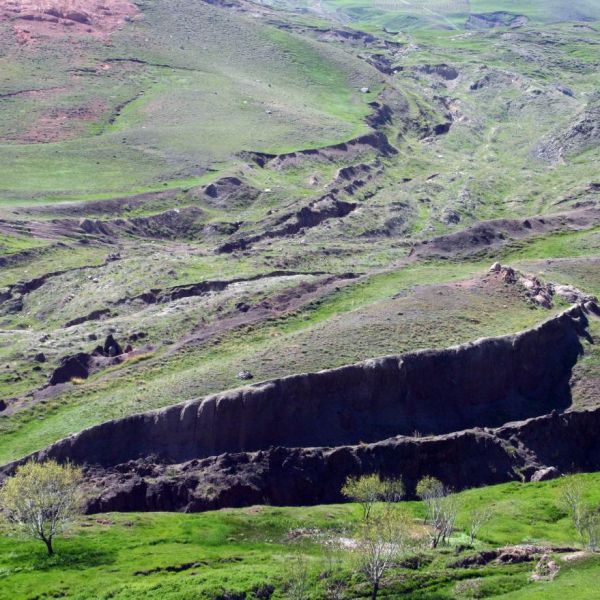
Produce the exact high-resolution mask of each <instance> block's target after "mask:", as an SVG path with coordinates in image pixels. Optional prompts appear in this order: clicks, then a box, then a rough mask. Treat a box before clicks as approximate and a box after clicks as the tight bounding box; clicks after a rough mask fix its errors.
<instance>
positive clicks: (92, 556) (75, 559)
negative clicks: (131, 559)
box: [31, 540, 116, 571]
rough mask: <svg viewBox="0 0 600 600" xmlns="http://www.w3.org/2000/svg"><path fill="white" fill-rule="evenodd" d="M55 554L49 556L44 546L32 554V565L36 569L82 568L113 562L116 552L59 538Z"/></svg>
mask: <svg viewBox="0 0 600 600" xmlns="http://www.w3.org/2000/svg"><path fill="white" fill-rule="evenodd" d="M54 552H55V553H54V554H53V555H52V556H48V554H47V553H46V552H45V550H44V549H43V548H39V549H37V550H36V552H35V553H33V552H32V555H31V559H32V560H31V562H32V564H31V566H32V568H33V569H34V570H36V571H47V570H50V569H81V568H90V567H99V566H105V565H110V564H113V563H114V562H115V560H116V553H115V552H114V551H112V550H109V549H104V548H98V547H95V546H94V545H93V544H91V543H83V542H77V543H73V541H71V540H69V541H68V542H65V541H61V540H59V541H58V543H56V544H55V548H54Z"/></svg>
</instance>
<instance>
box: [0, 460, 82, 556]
mask: <svg viewBox="0 0 600 600" xmlns="http://www.w3.org/2000/svg"><path fill="white" fill-rule="evenodd" d="M81 478H82V475H81V469H78V468H76V467H74V466H72V465H69V464H67V465H64V466H63V465H59V464H58V463H56V462H55V461H53V460H50V461H48V462H45V463H37V462H33V461H31V462H28V463H26V464H25V465H23V466H21V467H19V468H18V469H17V471H16V473H15V475H14V476H13V477H11V478H10V479H8V480H7V481H6V482H5V484H4V486H3V487H2V489H0V510H1V511H2V514H3V517H4V520H6V521H7V522H8V523H9V525H11V526H12V527H14V528H15V529H16V530H17V531H19V532H20V533H22V534H23V535H25V536H26V537H29V538H32V539H37V540H41V541H42V542H44V544H46V548H47V550H48V554H49V555H52V554H54V548H53V546H52V544H53V541H54V538H55V537H56V536H57V535H59V534H60V533H62V532H63V531H64V530H65V528H66V527H67V525H69V523H70V522H71V521H72V520H73V518H74V517H75V516H76V515H77V514H79V513H80V512H81V498H80V494H79V485H80V483H81Z"/></svg>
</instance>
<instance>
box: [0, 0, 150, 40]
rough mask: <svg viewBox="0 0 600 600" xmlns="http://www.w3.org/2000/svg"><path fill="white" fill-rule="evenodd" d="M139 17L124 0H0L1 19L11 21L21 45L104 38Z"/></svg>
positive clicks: (137, 12) (137, 11) (136, 9)
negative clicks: (57, 39)
mask: <svg viewBox="0 0 600 600" xmlns="http://www.w3.org/2000/svg"><path fill="white" fill-rule="evenodd" d="M138 16H139V10H138V8H137V7H136V6H135V5H134V4H132V3H130V2H128V1H127V0H0V20H1V21H12V22H13V31H14V34H15V37H16V39H17V41H18V43H19V44H22V45H26V44H30V43H32V42H33V41H35V39H36V38H39V37H64V36H65V35H72V34H75V35H93V36H96V37H104V36H106V35H109V34H110V33H112V32H113V31H115V30H116V29H119V28H120V27H121V26H122V25H123V23H125V22H127V21H130V20H132V19H135V18H136V17H138Z"/></svg>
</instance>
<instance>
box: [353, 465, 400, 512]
mask: <svg viewBox="0 0 600 600" xmlns="http://www.w3.org/2000/svg"><path fill="white" fill-rule="evenodd" d="M342 494H343V495H344V496H345V497H346V498H348V499H349V500H353V501H354V502H358V503H359V504H360V505H361V507H362V510H363V519H364V520H365V521H368V520H369V517H370V515H371V511H372V509H373V505H374V504H375V503H376V502H398V501H399V500H400V499H401V498H402V497H403V496H404V484H403V483H402V480H401V479H381V478H380V477H379V475H375V474H374V475H363V476H362V477H348V479H347V480H346V483H345V484H344V486H343V487H342Z"/></svg>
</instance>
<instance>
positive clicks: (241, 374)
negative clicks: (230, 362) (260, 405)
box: [237, 371, 254, 381]
mask: <svg viewBox="0 0 600 600" xmlns="http://www.w3.org/2000/svg"><path fill="white" fill-rule="evenodd" d="M237 378H238V379H241V380H242V381H249V380H250V379H254V375H252V373H250V371H240V372H239V373H238V374H237Z"/></svg>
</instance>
